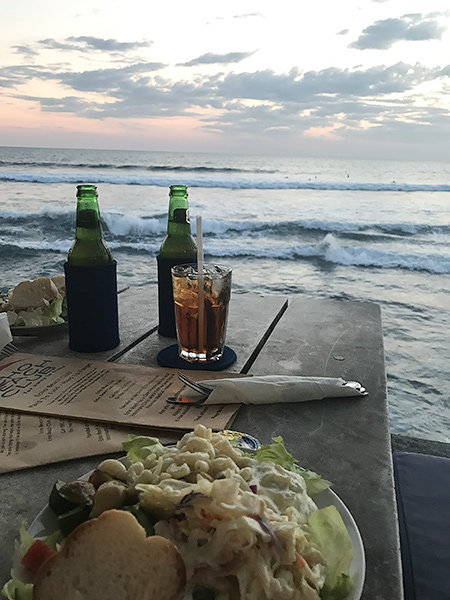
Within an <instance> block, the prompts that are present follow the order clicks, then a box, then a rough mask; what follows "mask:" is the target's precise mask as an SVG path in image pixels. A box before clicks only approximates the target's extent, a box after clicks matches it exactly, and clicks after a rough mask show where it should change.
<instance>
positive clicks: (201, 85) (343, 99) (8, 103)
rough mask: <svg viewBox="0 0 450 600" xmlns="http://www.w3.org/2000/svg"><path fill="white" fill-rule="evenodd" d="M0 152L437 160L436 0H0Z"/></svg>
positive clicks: (444, 109)
mask: <svg viewBox="0 0 450 600" xmlns="http://www.w3.org/2000/svg"><path fill="white" fill-rule="evenodd" d="M0 15H1V19H2V25H3V26H2V36H1V39H0V146H31V147H57V148H58V147H59V148H100V149H101V148H107V149H113V148H114V149H126V150H168V151H177V150H178V151H183V152H185V151H195V152H214V153H243V154H255V155H257V154H264V155H286V156H311V157H339V156H341V157H347V158H355V157H363V158H399V159H412V160H428V159H430V160H444V161H447V160H450V94H449V92H450V52H449V50H450V4H449V2H448V0H427V1H426V2H425V1H424V0H341V1H337V0H315V1H314V2H305V1H304V0H238V1H236V0H228V1H227V2H216V1H214V0H208V1H204V0H192V1H191V2H183V1H182V0H166V1H165V2H164V1H161V2H152V1H151V0H126V1H124V0H103V1H99V0H78V1H77V2H73V3H67V2H61V0H16V1H15V2H10V1H8V2H6V1H5V0H0Z"/></svg>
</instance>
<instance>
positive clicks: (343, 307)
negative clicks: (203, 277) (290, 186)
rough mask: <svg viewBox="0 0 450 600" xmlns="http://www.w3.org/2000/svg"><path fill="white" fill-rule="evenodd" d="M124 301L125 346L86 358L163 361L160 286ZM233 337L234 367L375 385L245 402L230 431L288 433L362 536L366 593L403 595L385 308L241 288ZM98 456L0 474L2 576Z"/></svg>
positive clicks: (263, 436)
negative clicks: (28, 535)
mask: <svg viewBox="0 0 450 600" xmlns="http://www.w3.org/2000/svg"><path fill="white" fill-rule="evenodd" d="M119 310H120V328H121V345H120V346H119V347H118V348H117V349H115V350H113V351H110V352H108V353H100V354H95V355H89V358H91V359H98V360H113V361H120V362H127V363H132V364H141V365H148V366H155V365H156V364H157V363H156V355H157V353H158V351H159V350H160V349H162V348H164V347H166V346H168V345H170V344H172V343H174V340H170V339H168V338H163V337H161V336H159V335H158V334H157V331H156V330H157V327H156V326H157V303H156V287H155V286H147V287H142V288H132V289H127V290H125V291H123V293H121V294H120V295H119ZM14 342H15V343H16V345H17V346H18V347H19V349H20V351H22V352H31V353H36V354H47V355H50V356H77V357H80V356H83V355H80V354H78V353H73V352H71V351H70V350H69V349H68V345H67V333H64V332H59V333H55V334H51V335H50V336H46V337H45V338H16V339H15V340H14ZM227 345H229V346H231V347H232V348H233V349H234V350H235V351H236V353H237V355H238V361H237V362H236V363H235V364H234V365H232V367H230V369H229V370H230V371H233V372H248V373H249V374H255V375H262V374H280V375H321V376H330V377H343V378H344V379H347V380H356V381H360V382H361V383H362V384H363V385H364V386H365V387H366V388H367V389H368V390H369V395H368V396H367V397H365V398H351V399H339V400H337V399H334V400H333V399H329V400H320V401H312V402H305V403H298V404H289V405H287V404H276V405H265V406H245V407H241V409H240V410H239V412H238V415H237V417H236V419H235V421H234V423H233V426H232V428H233V429H236V430H238V431H243V432H247V433H249V434H251V435H254V436H256V437H257V438H259V439H260V440H261V442H263V443H268V442H270V440H271V438H272V437H273V436H275V435H281V436H283V438H284V440H285V443H286V446H287V447H288V448H289V450H290V451H291V452H292V453H293V454H294V455H295V456H296V458H297V459H298V461H299V463H300V464H301V465H302V466H304V467H306V468H309V469H312V470H315V471H317V472H318V473H320V474H321V475H322V476H323V477H325V478H326V479H329V480H331V481H332V482H333V484H334V485H333V489H334V491H335V492H336V493H337V494H338V496H339V497H340V498H341V499H342V501H343V502H344V503H345V504H346V505H347V507H348V509H349V510H350V512H351V513H352V515H353V517H354V518H355V520H356V522H357V524H358V527H359V530H360V532H361V535H362V538H363V542H364V547H365V554H366V561H367V566H366V581H365V586H364V590H363V594H362V598H363V599H364V600H401V599H402V598H403V593H402V585H401V567H400V551H399V537H398V529H397V514H396V505H395V497H394V486H393V474H392V458H391V447H390V435H389V424H388V410H387V396H386V381H385V368H384V351H383V336H382V325H381V317H380V310H379V307H378V306H377V305H375V304H371V303H356V302H342V301H337V300H311V299H308V298H304V299H303V298H299V297H296V298H295V299H292V300H291V301H289V303H286V299H285V298H283V297H281V296H267V297H264V296H258V295H237V294H235V295H233V297H232V301H231V304H230V316H229V321H228V333H227ZM0 457H1V455H0ZM55 460H57V458H55ZM99 461H100V458H99V457H98V456H97V457H90V458H83V459H76V460H71V461H65V462H56V463H54V464H50V465H46V466H44V467H38V468H31V469H26V470H23V471H17V472H14V473H6V474H3V475H0V481H1V489H2V509H1V513H0V525H1V533H2V535H1V541H0V585H3V583H4V582H5V581H6V580H7V579H8V578H9V570H10V567H11V556H12V552H13V544H14V539H15V538H17V534H18V530H19V528H20V525H21V522H22V521H23V519H27V520H28V522H31V521H32V520H33V518H34V517H35V516H36V514H37V513H38V512H39V511H40V510H41V509H42V508H43V506H45V505H46V503H47V500H48V494H49V492H50V490H51V487H52V485H53V483H54V482H55V480H56V479H58V478H60V479H63V480H66V481H69V480H71V479H75V478H77V477H79V476H81V475H83V474H84V473H86V472H87V471H89V470H90V469H92V468H94V467H95V466H96V465H97V464H98V462H99Z"/></svg>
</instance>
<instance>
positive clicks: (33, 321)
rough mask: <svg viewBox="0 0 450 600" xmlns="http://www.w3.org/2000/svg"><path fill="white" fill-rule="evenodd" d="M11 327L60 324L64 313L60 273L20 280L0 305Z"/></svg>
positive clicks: (62, 282) (63, 293)
mask: <svg viewBox="0 0 450 600" xmlns="http://www.w3.org/2000/svg"><path fill="white" fill-rule="evenodd" d="M0 312H7V313H8V321H9V324H10V325H13V326H14V327H20V326H25V327H39V326H42V325H53V324H56V323H63V322H64V321H65V314H66V288H65V278H64V276H63V275H55V276H54V277H51V278H50V277H38V278H37V279H34V280H33V281H22V282H20V283H19V284H18V285H17V286H16V287H15V288H14V289H13V291H12V292H11V293H10V294H9V295H8V296H7V297H6V298H5V300H4V301H3V302H2V303H1V304H0Z"/></svg>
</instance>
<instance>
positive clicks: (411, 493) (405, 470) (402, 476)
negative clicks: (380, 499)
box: [393, 452, 450, 600]
mask: <svg viewBox="0 0 450 600" xmlns="http://www.w3.org/2000/svg"><path fill="white" fill-rule="evenodd" d="M393 459H394V476H395V487H396V495H397V506H398V518H399V530H400V544H401V556H402V567H403V585H404V594H405V600H450V459H449V458H445V457H442V456H431V455H428V454H418V453H415V452H394V455H393Z"/></svg>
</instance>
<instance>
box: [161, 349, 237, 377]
mask: <svg viewBox="0 0 450 600" xmlns="http://www.w3.org/2000/svg"><path fill="white" fill-rule="evenodd" d="M236 359H237V356H236V352H235V351H234V350H232V349H231V348H229V347H228V346H225V348H224V350H223V354H222V357H221V358H219V360H213V361H211V362H207V363H204V362H189V361H188V360H184V358H181V357H180V356H178V344H173V345H172V346H168V347H167V348H164V350H161V352H159V353H158V356H157V360H158V364H159V366H160V367H172V368H174V369H191V370H193V371H222V370H223V369H226V368H227V367H229V366H230V365H232V364H233V363H234V362H236Z"/></svg>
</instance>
